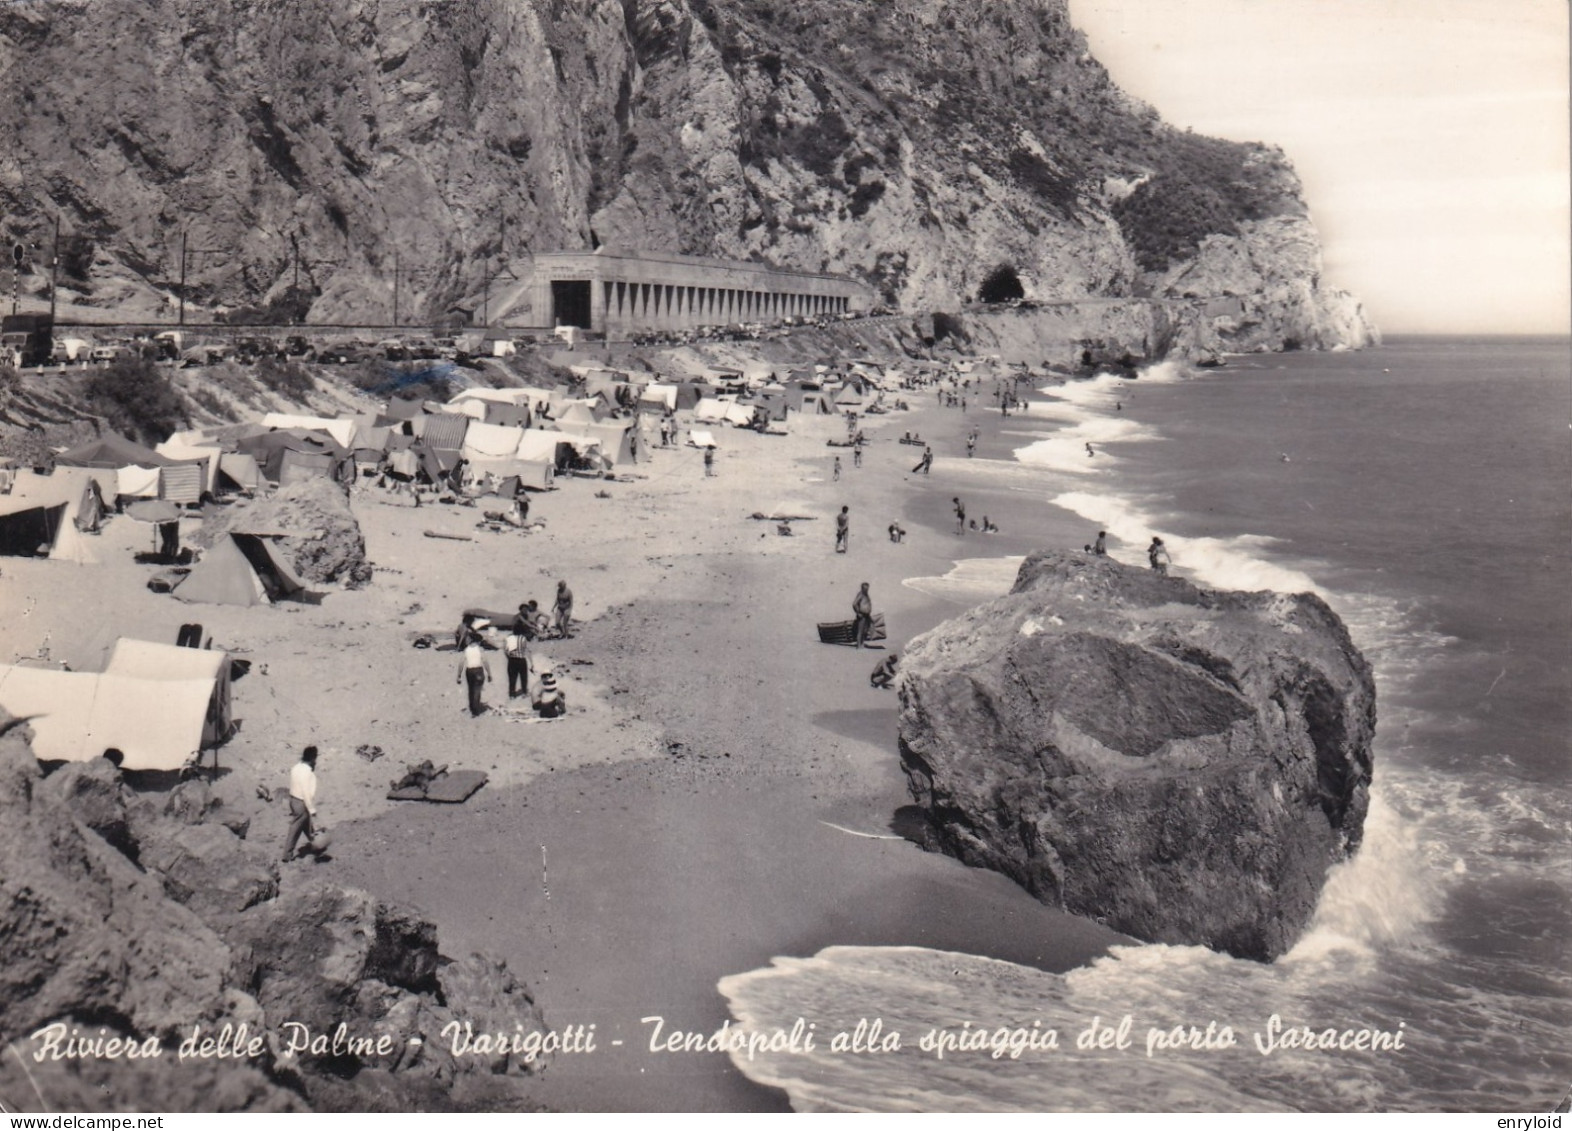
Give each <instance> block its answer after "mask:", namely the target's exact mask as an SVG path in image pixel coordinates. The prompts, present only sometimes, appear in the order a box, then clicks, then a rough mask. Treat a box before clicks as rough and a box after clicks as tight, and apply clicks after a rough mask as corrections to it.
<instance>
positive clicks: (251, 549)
mask: <svg viewBox="0 0 1572 1131" xmlns="http://www.w3.org/2000/svg"><path fill="white" fill-rule="evenodd" d="M304 589H305V585H304V584H303V583H302V582H301V580H300V578H298V577H296V576H295V571H294V570H293V569H291V568H290V566H289V563H288V562H287V561H286V560H285V559H284V555H283V554H282V553H281V552H280V551H279V549H278V548H277V547H276V546H275V545H274V544H273V543H272V542H271V541H270V540H269V539H267V538H265V537H263V536H261V535H257V534H226V535H224V536H223V537H222V538H221V539H219V541H218V542H216V543H215V544H214V545H213V547H212V549H210V550H208V551H207V552H206V553H204V554H203V555H202V560H201V561H199V562H197V564H196V565H194V566H193V567H192V568H191V572H190V573H189V574H188V575H187V576H186V579H185V580H184V581H182V582H181V583H180V584H179V586H177V587H176V589H175V596H176V597H178V598H179V599H180V600H182V601H186V602H190V603H197V604H207V605H267V604H271V603H272V602H274V601H276V600H278V599H279V598H281V597H290V596H294V595H295V594H297V593H300V592H301V591H303V590H304Z"/></svg>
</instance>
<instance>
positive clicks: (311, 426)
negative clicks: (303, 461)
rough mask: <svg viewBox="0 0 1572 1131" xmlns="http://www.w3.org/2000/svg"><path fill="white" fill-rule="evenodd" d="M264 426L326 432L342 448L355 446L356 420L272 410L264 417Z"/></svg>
mask: <svg viewBox="0 0 1572 1131" xmlns="http://www.w3.org/2000/svg"><path fill="white" fill-rule="evenodd" d="M262 427H264V428H305V429H308V430H310V431H313V432H326V433H327V434H328V435H329V436H332V437H333V439H335V440H337V441H338V445H339V447H341V448H349V447H353V446H354V440H355V422H354V421H353V420H330V419H328V418H327V417H325V416H291V415H289V414H288V413H283V412H270V413H268V414H267V415H266V416H264V417H263V418H262Z"/></svg>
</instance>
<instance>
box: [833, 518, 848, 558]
mask: <svg viewBox="0 0 1572 1131" xmlns="http://www.w3.org/2000/svg"><path fill="white" fill-rule="evenodd" d="M850 544H851V508H850V507H842V508H841V513H840V514H838V515H836V516H835V552H836V553H837V554H844V553H845V552H846V548H847V546H849V545H850Z"/></svg>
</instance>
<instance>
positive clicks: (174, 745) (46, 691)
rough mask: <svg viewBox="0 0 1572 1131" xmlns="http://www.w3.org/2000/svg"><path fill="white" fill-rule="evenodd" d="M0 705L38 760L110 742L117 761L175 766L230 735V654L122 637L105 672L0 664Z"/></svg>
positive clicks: (74, 756)
mask: <svg viewBox="0 0 1572 1131" xmlns="http://www.w3.org/2000/svg"><path fill="white" fill-rule="evenodd" d="M173 652H182V653H185V655H184V656H181V657H173V656H171V655H169V653H173ZM0 708H4V709H5V710H6V711H8V712H9V713H10V714H12V715H15V716H17V717H19V718H25V719H27V720H28V725H29V727H31V728H32V731H33V742H32V746H33V751H34V753H35V754H36V755H37V756H38V757H39V758H40V759H41V760H43V761H63V762H86V761H90V760H92V759H93V758H97V757H99V756H101V755H102V754H103V753H104V751H105V750H108V749H111V748H114V749H117V750H119V751H120V752H121V753H122V754H123V755H124V756H125V758H124V760H123V761H122V763H121V766H122V768H123V769H127V770H176V769H179V768H180V767H181V766H183V765H185V764H186V762H188V761H189V760H190V759H191V758H192V756H193V755H195V754H198V753H199V752H200V751H201V750H203V749H204V748H206V747H210V746H214V745H217V744H218V743H219V742H222V741H223V740H224V739H225V738H226V737H228V733H229V730H230V726H231V724H230V717H229V656H228V655H227V654H226V653H224V652H211V651H199V650H196V649H192V648H174V647H171V646H167V645H160V644H150V643H147V642H145V641H139V640H122V641H120V642H119V643H118V644H116V646H115V652H114V654H113V655H112V656H111V658H110V662H109V666H108V667H107V668H106V669H105V670H104V671H103V672H70V671H58V670H56V669H53V668H33V667H24V666H21V665H11V664H0Z"/></svg>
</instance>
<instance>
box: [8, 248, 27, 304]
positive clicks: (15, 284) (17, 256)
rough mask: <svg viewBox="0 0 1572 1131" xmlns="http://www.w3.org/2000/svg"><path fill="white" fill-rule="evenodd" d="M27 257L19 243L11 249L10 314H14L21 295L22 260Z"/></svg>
mask: <svg viewBox="0 0 1572 1131" xmlns="http://www.w3.org/2000/svg"><path fill="white" fill-rule="evenodd" d="M26 257H27V249H26V248H25V247H23V246H22V245H21V244H20V243H17V244H15V245H14V246H13V247H12V248H11V313H12V314H15V313H16V308H17V305H18V303H19V302H20V301H21V294H22V260H23V259H25V258H26Z"/></svg>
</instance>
